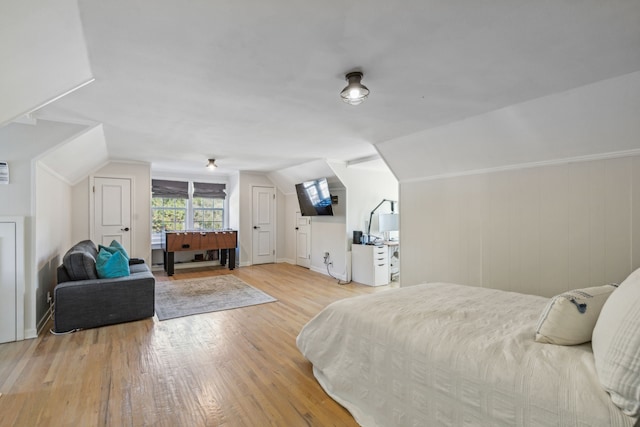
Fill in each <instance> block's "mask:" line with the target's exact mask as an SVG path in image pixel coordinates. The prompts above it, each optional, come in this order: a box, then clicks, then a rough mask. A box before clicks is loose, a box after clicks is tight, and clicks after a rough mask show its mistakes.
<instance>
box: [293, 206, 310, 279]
mask: <svg viewBox="0 0 640 427" xmlns="http://www.w3.org/2000/svg"><path fill="white" fill-rule="evenodd" d="M296 264H297V265H300V266H302V267H307V268H309V267H311V218H309V217H308V216H302V215H300V212H296Z"/></svg>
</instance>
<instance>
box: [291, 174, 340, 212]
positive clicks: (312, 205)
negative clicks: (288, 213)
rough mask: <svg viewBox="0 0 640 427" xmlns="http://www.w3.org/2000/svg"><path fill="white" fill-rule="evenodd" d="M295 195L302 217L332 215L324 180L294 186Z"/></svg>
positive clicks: (327, 186) (327, 188) (327, 187)
mask: <svg viewBox="0 0 640 427" xmlns="http://www.w3.org/2000/svg"><path fill="white" fill-rule="evenodd" d="M296 194H297V195H298V203H299V204H300V213H301V214H302V216H317V215H333V208H332V207H331V194H330V193H329V184H328V183H327V179H326V178H320V179H316V180H313V181H306V182H302V183H300V184H296Z"/></svg>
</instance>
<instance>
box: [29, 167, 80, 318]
mask: <svg viewBox="0 0 640 427" xmlns="http://www.w3.org/2000/svg"><path fill="white" fill-rule="evenodd" d="M37 163H38V164H37V165H36V183H35V187H36V214H35V243H36V244H35V260H36V271H37V273H36V274H37V279H36V286H37V287H36V289H35V290H34V297H35V313H36V319H37V326H38V330H40V329H41V328H42V327H43V326H44V323H45V322H46V320H47V319H48V317H49V315H50V313H49V311H48V310H49V304H48V303H47V293H49V292H50V293H51V296H53V288H54V287H55V285H56V283H57V273H56V270H57V268H58V266H59V265H60V264H62V256H63V255H64V254H65V252H66V251H67V250H68V249H69V248H70V247H71V245H72V244H73V243H72V241H71V218H72V215H71V211H72V204H71V186H70V185H69V184H67V183H66V182H64V181H63V180H61V179H59V177H58V176H56V175H54V174H52V173H51V172H50V171H49V170H48V169H47V168H46V167H43V166H42V165H41V164H40V162H37Z"/></svg>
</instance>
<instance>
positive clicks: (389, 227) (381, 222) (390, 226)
mask: <svg viewBox="0 0 640 427" xmlns="http://www.w3.org/2000/svg"><path fill="white" fill-rule="evenodd" d="M399 229H400V215H398V214H380V215H378V230H379V231H383V232H384V231H398V230H399Z"/></svg>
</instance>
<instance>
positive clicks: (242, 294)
mask: <svg viewBox="0 0 640 427" xmlns="http://www.w3.org/2000/svg"><path fill="white" fill-rule="evenodd" d="M274 301H277V300H276V299H275V298H273V297H271V296H270V295H267V294H265V293H264V292H262V291H260V290H258V289H256V288H254V287H253V286H251V285H249V284H247V283H245V282H244V281H242V280H240V279H238V278H237V277H236V276H234V275H232V274H225V275H221V276H212V277H202V278H198V279H184V280H174V281H167V282H156V315H157V316H158V319H160V320H167V319H174V318H176V317H184V316H191V315H193V314H201V313H209V312H212V311H221V310H229V309H232V308H239V307H247V306H250V305H257V304H264V303H267V302H274Z"/></svg>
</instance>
